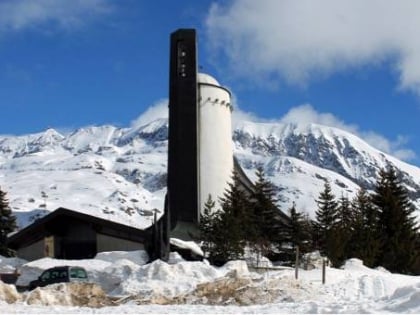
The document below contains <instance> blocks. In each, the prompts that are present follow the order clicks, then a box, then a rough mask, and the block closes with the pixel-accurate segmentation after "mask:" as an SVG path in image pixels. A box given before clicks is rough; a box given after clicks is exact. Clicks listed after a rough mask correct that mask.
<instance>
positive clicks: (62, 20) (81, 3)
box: [0, 0, 112, 32]
mask: <svg viewBox="0 0 420 315" xmlns="http://www.w3.org/2000/svg"><path fill="white" fill-rule="evenodd" d="M111 10H112V9H111V5H110V1H109V0H2V1H1V2H0V32H8V31H22V30H25V29H29V28H33V27H38V26H40V25H43V24H47V23H51V25H50V26H51V29H54V28H61V29H66V30H69V29H74V28H79V27H81V26H83V25H85V23H86V22H88V21H91V20H92V19H95V18H96V17H98V16H101V15H103V14H107V13H109V12H110V11H111Z"/></svg>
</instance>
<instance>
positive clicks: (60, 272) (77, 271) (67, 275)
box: [29, 266, 88, 290]
mask: <svg viewBox="0 0 420 315" xmlns="http://www.w3.org/2000/svg"><path fill="white" fill-rule="evenodd" d="M87 281H88V275H87V272H86V270H85V269H84V268H82V267H75V266H60V267H53V268H50V269H47V270H45V271H44V272H43V273H42V274H41V275H40V276H39V277H38V279H36V280H33V281H31V282H30V283H29V290H33V289H35V288H36V287H45V286H46V285H49V284H53V283H60V282H87Z"/></svg>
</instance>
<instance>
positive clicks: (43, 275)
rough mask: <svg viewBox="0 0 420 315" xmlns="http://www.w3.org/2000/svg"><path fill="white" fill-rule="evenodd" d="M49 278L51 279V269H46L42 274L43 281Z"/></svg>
mask: <svg viewBox="0 0 420 315" xmlns="http://www.w3.org/2000/svg"><path fill="white" fill-rule="evenodd" d="M48 279H50V272H49V271H45V272H44V273H43V274H42V275H41V281H47V280H48Z"/></svg>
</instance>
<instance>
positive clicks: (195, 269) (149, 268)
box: [110, 260, 223, 300]
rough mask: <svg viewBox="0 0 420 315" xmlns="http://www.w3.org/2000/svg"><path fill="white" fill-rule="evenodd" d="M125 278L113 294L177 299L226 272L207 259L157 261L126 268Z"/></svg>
mask: <svg viewBox="0 0 420 315" xmlns="http://www.w3.org/2000/svg"><path fill="white" fill-rule="evenodd" d="M124 271H125V273H124V274H123V276H124V280H123V281H122V282H121V284H120V285H119V287H118V288H116V289H115V290H114V291H112V292H110V294H111V295H137V296H138V297H139V298H141V299H145V300H149V299H151V298H152V297H153V296H164V297H167V298H173V297H176V296H179V295H181V294H184V293H187V292H190V291H192V290H194V289H195V288H196V286H197V284H199V283H204V282H209V281H213V280H214V279H216V278H218V277H221V276H222V275H223V274H222V273H220V272H219V271H218V270H217V269H215V268H213V267H212V266H210V265H208V264H206V263H205V262H197V261H196V262H186V261H181V262H178V263H176V264H168V263H166V262H163V261H161V260H156V261H154V262H152V263H150V264H148V265H144V266H140V267H138V268H134V266H131V268H127V267H126V268H125V270H124Z"/></svg>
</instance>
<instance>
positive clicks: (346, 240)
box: [336, 195, 354, 262]
mask: <svg viewBox="0 0 420 315" xmlns="http://www.w3.org/2000/svg"><path fill="white" fill-rule="evenodd" d="M337 210H338V211H337V214H338V222H337V223H338V227H337V234H338V235H337V238H338V239H339V241H340V245H339V248H337V252H336V256H337V260H338V261H339V262H344V261H345V260H346V259H347V258H349V257H350V239H351V237H352V234H353V230H354V227H353V223H354V215H353V213H352V210H351V207H350V201H349V198H348V197H346V196H344V195H341V198H340V199H339V200H338V208H337Z"/></svg>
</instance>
